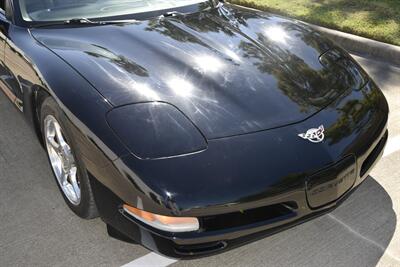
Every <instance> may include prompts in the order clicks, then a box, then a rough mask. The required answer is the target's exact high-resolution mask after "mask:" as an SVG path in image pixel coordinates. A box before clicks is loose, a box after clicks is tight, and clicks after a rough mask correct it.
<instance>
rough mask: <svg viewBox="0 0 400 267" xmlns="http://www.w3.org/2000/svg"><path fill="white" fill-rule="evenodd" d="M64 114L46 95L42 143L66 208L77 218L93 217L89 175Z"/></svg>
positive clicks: (42, 111)
mask: <svg viewBox="0 0 400 267" xmlns="http://www.w3.org/2000/svg"><path fill="white" fill-rule="evenodd" d="M65 120H66V117H65V115H64V113H63V112H62V110H61V109H60V107H59V106H58V104H57V103H56V101H54V99H53V98H51V97H48V98H47V99H46V100H45V101H44V102H43V104H42V106H41V125H42V133H43V139H44V144H45V147H46V151H47V155H48V158H49V162H50V165H51V168H52V170H53V173H54V176H55V178H56V181H57V184H58V187H59V189H60V191H61V193H62V195H63V197H64V200H65V202H66V203H67V205H68V206H69V207H70V209H71V210H72V211H73V212H74V213H75V214H77V215H78V216H79V217H81V218H86V219H90V218H94V217H97V208H96V204H95V202H94V197H93V193H92V189H91V186H90V182H89V177H88V174H87V171H86V168H85V166H84V164H83V161H82V160H81V159H80V157H79V153H78V147H77V146H76V145H75V144H74V142H73V139H72V138H71V135H70V134H69V129H68V128H67V127H66V126H65V125H64V123H63V122H64V121H65Z"/></svg>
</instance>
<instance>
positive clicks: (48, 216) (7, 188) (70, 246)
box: [0, 57, 400, 267]
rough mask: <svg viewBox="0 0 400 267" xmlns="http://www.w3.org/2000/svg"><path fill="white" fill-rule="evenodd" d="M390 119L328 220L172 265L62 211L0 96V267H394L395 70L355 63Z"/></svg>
mask: <svg viewBox="0 0 400 267" xmlns="http://www.w3.org/2000/svg"><path fill="white" fill-rule="evenodd" d="M356 59H357V60H358V61H359V62H360V63H361V64H362V65H363V66H364V67H365V69H366V70H367V71H368V72H369V74H370V75H371V76H372V77H373V78H374V79H375V81H376V82H377V83H378V84H379V85H380V87H381V88H382V90H383V92H384V94H385V95H386V97H387V99H388V101H389V105H390V109H391V113H390V119H389V131H390V137H389V143H388V147H387V149H386V152H385V156H384V158H383V159H382V160H381V161H380V162H379V163H378V165H377V166H376V167H375V168H374V170H373V171H372V173H371V175H370V177H368V178H367V180H366V181H365V182H364V183H363V184H362V185H361V186H360V187H359V188H358V190H357V191H355V192H354V194H352V195H351V196H350V197H349V198H348V199H347V200H346V201H345V202H344V203H343V204H342V205H341V206H340V207H338V208H337V209H336V210H334V211H333V212H331V213H329V214H327V215H324V216H322V217H319V218H317V219H315V220H312V221H310V222H307V223H304V224H301V225H299V226H296V227H294V228H291V229H289V230H287V231H284V232H281V233H278V234H275V235H273V236H270V237H267V238H264V239H262V240H259V241H257V242H253V243H250V244H248V245H245V246H242V247H240V248H237V249H234V250H231V251H228V252H226V253H222V254H219V255H216V256H211V257H205V258H202V259H198V260H190V261H174V260H170V259H167V258H164V257H160V256H157V255H156V254H155V253H151V252H150V251H149V250H147V249H145V248H143V247H141V246H140V245H134V244H129V243H124V242H121V241H118V240H114V239H112V238H110V237H108V236H107V233H106V227H105V224H104V223H103V222H102V221H101V220H100V219H94V220H90V221H87V220H82V219H79V218H78V217H76V216H75V215H74V214H73V213H72V212H71V211H70V210H69V209H68V207H67V206H66V205H65V204H64V201H63V199H62V197H61V195H60V193H59V191H58V188H57V185H56V182H55V180H54V178H53V176H52V174H51V171H50V166H49V164H48V162H47V159H46V155H45V152H44V150H43V149H42V148H41V146H40V144H39V142H38V141H37V139H36V137H35V135H34V133H33V131H32V130H31V129H30V127H29V126H28V125H27V123H26V122H25V121H24V119H23V117H22V115H20V114H18V111H17V110H16V109H15V108H14V107H13V106H12V105H11V104H10V103H9V101H8V99H6V97H5V96H4V95H3V94H1V93H0V266H121V265H124V264H128V265H127V266H146V265H147V266H150V265H153V266H154V265H156V266H157V265H159V266H167V265H170V266H175V267H178V266H207V267H211V266H325V267H327V266H375V265H378V266H400V230H399V226H400V223H399V219H400V68H398V67H395V66H392V65H390V64H387V63H384V62H380V61H376V60H372V59H367V58H363V57H356Z"/></svg>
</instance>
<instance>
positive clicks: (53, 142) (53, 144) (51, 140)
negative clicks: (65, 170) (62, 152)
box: [47, 136, 60, 152]
mask: <svg viewBox="0 0 400 267" xmlns="http://www.w3.org/2000/svg"><path fill="white" fill-rule="evenodd" d="M47 142H48V144H49V145H50V146H51V147H52V148H53V149H54V150H55V151H57V152H58V151H59V149H60V145H59V144H58V143H57V142H56V140H55V139H54V136H47Z"/></svg>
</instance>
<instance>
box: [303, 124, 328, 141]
mask: <svg viewBox="0 0 400 267" xmlns="http://www.w3.org/2000/svg"><path fill="white" fill-rule="evenodd" d="M324 131H325V129H324V125H321V126H319V127H318V128H311V129H308V130H307V132H306V133H301V134H298V136H300V137H301V138H303V139H307V140H308V141H310V142H312V143H320V142H322V141H324V138H325V135H324Z"/></svg>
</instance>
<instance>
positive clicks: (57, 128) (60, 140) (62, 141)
mask: <svg viewBox="0 0 400 267" xmlns="http://www.w3.org/2000/svg"><path fill="white" fill-rule="evenodd" d="M54 128H55V132H56V136H57V140H58V143H59V144H60V146H61V147H65V146H68V144H67V142H65V139H64V136H63V134H62V132H61V128H60V125H58V123H57V125H55V127H54ZM68 147H69V146H68Z"/></svg>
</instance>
